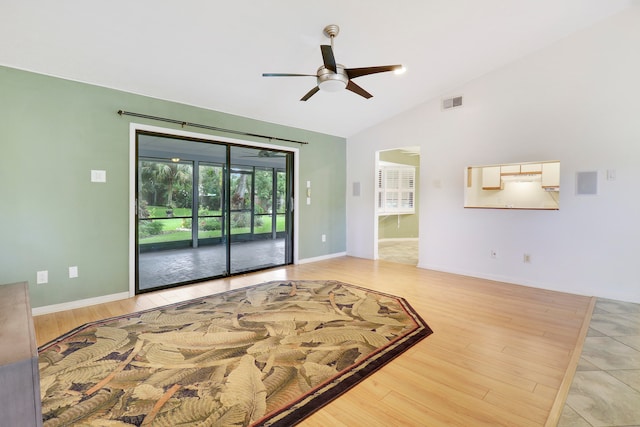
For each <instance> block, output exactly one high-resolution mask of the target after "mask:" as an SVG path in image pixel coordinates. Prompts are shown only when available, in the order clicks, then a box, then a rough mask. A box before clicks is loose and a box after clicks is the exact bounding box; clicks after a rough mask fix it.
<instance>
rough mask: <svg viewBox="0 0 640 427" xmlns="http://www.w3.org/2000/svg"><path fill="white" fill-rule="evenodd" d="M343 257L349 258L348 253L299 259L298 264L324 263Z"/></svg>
mask: <svg viewBox="0 0 640 427" xmlns="http://www.w3.org/2000/svg"><path fill="white" fill-rule="evenodd" d="M341 256H347V253H346V252H336V253H334V254H328V255H322V256H317V257H313V258H305V259H299V260H298V264H307V263H310V262H316V261H324V260H325V259H331V258H339V257H341Z"/></svg>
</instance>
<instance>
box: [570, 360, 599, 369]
mask: <svg viewBox="0 0 640 427" xmlns="http://www.w3.org/2000/svg"><path fill="white" fill-rule="evenodd" d="M576 371H601V369H600V368H598V367H597V366H596V365H594V364H593V363H591V362H589V361H588V360H586V359H585V358H584V357H580V360H578V366H576Z"/></svg>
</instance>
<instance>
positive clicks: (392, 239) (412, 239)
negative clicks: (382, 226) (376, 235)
mask: <svg viewBox="0 0 640 427" xmlns="http://www.w3.org/2000/svg"><path fill="white" fill-rule="evenodd" d="M419 240H420V239H419V238H418V237H386V238H383V239H378V242H417V241H419Z"/></svg>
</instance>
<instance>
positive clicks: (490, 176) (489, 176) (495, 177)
mask: <svg viewBox="0 0 640 427" xmlns="http://www.w3.org/2000/svg"><path fill="white" fill-rule="evenodd" d="M500 174H501V171H500V166H485V167H483V168H482V189H483V190H500V189H501V188H502V184H501V182H502V181H501V178H500Z"/></svg>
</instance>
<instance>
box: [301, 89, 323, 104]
mask: <svg viewBox="0 0 640 427" xmlns="http://www.w3.org/2000/svg"><path fill="white" fill-rule="evenodd" d="M319 90H320V88H319V87H318V86H316V87H314V88H313V89H311V90H310V91H309V92H307V94H306V95H305V96H303V97H302V98H300V101H306V100H307V99H309V98H311V97H312V96H313V95H315V93H316V92H317V91H319Z"/></svg>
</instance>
